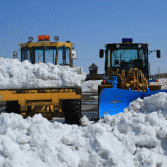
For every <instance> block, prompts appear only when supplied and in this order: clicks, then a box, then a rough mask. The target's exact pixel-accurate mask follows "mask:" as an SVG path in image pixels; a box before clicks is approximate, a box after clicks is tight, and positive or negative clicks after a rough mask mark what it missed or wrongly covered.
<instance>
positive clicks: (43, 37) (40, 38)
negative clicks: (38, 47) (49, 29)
mask: <svg viewBox="0 0 167 167" xmlns="http://www.w3.org/2000/svg"><path fill="white" fill-rule="evenodd" d="M38 40H39V41H50V35H38Z"/></svg>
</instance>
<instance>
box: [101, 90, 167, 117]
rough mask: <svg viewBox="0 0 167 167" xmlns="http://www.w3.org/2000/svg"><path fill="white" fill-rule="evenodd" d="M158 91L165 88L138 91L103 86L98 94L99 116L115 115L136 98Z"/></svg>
mask: <svg viewBox="0 0 167 167" xmlns="http://www.w3.org/2000/svg"><path fill="white" fill-rule="evenodd" d="M159 92H166V93H167V90H157V91H148V92H139V91H133V90H124V89H115V88H104V89H103V90H102V92H101V93H100V96H99V116H100V117H101V118H103V117H104V115H107V114H109V115H116V114H118V113H121V112H123V110H124V108H126V107H128V106H129V104H130V103H131V102H132V101H133V100H136V99H137V98H139V97H140V98H141V99H143V98H144V97H147V96H151V95H153V94H156V93H159Z"/></svg>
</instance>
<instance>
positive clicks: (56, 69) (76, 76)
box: [0, 58, 87, 89]
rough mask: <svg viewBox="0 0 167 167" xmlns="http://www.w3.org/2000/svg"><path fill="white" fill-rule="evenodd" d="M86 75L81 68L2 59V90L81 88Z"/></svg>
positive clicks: (0, 61) (0, 75)
mask: <svg viewBox="0 0 167 167" xmlns="http://www.w3.org/2000/svg"><path fill="white" fill-rule="evenodd" d="M86 75H87V74H86V73H84V72H83V70H82V68H80V67H73V68H70V67H69V66H60V65H53V64H51V63H47V64H45V63H39V64H34V65H33V64H31V63H30V62H28V61H27V60H25V61H23V62H20V61H19V60H18V59H9V58H6V59H4V58H0V80H1V82H0V89H9V88H40V87H61V86H80V85H81V83H82V82H83V81H85V79H86Z"/></svg>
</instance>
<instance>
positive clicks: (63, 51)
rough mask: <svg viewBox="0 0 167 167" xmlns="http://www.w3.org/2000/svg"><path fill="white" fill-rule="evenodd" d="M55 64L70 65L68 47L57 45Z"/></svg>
mask: <svg viewBox="0 0 167 167" xmlns="http://www.w3.org/2000/svg"><path fill="white" fill-rule="evenodd" d="M57 64H59V65H70V48H65V47H59V49H58V60H57Z"/></svg>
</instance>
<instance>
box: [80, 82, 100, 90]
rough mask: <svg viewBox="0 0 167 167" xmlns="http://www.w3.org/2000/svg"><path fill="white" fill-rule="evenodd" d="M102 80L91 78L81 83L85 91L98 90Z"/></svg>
mask: <svg viewBox="0 0 167 167" xmlns="http://www.w3.org/2000/svg"><path fill="white" fill-rule="evenodd" d="M101 82H102V80H90V81H85V82H83V83H82V84H81V86H82V91H83V92H97V91H98V85H101Z"/></svg>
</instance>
